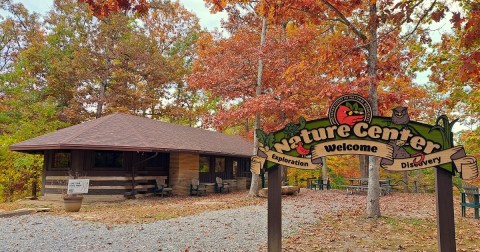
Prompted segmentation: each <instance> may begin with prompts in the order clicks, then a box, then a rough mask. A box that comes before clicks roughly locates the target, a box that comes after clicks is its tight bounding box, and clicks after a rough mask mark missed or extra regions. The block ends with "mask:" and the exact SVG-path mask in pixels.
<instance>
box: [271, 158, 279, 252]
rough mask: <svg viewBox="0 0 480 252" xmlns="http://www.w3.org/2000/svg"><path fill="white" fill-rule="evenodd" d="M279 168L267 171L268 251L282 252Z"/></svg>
mask: <svg viewBox="0 0 480 252" xmlns="http://www.w3.org/2000/svg"><path fill="white" fill-rule="evenodd" d="M281 169H282V167H281V166H278V165H277V166H275V167H272V168H270V169H268V251H269V252H278V251H282V173H281Z"/></svg>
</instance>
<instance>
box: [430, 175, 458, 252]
mask: <svg viewBox="0 0 480 252" xmlns="http://www.w3.org/2000/svg"><path fill="white" fill-rule="evenodd" d="M452 186H453V185H452V174H451V173H450V172H448V171H446V170H444V169H442V168H436V169H435V192H436V200H437V240H438V251H440V252H450V251H455V250H456V244H455V221H454V215H453V188H452Z"/></svg>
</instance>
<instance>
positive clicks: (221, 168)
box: [215, 157, 225, 172]
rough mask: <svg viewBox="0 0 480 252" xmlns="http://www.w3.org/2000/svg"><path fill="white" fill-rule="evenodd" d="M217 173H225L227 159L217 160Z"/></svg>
mask: <svg viewBox="0 0 480 252" xmlns="http://www.w3.org/2000/svg"><path fill="white" fill-rule="evenodd" d="M215 172H225V158H218V157H217V158H215Z"/></svg>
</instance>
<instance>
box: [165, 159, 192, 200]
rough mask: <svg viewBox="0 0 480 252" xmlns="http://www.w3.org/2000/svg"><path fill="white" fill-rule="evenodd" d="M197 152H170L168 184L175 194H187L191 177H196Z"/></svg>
mask: <svg viewBox="0 0 480 252" xmlns="http://www.w3.org/2000/svg"><path fill="white" fill-rule="evenodd" d="M199 163H200V156H199V155H198V154H191V153H181V152H171V153H170V172H169V179H168V181H169V185H170V187H172V189H173V194H175V195H189V194H190V184H191V182H192V179H194V178H196V179H198V175H199V174H198V167H199Z"/></svg>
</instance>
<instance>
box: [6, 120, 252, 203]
mask: <svg viewBox="0 0 480 252" xmlns="http://www.w3.org/2000/svg"><path fill="white" fill-rule="evenodd" d="M10 149H11V150H13V151H20V152H26V153H31V154H41V155H43V156H44V170H43V179H42V181H43V184H42V194H43V196H45V198H56V197H60V196H61V195H62V194H63V193H66V189H67V182H68V179H70V178H88V179H90V186H89V191H88V194H87V195H84V196H87V198H88V197H89V196H95V197H94V198H101V199H119V198H123V197H124V196H135V195H136V196H138V195H141V194H148V193H151V192H152V191H153V189H154V188H155V183H156V178H162V179H165V180H166V182H167V184H168V185H169V187H171V188H172V189H173V193H174V194H176V195H188V194H189V191H190V183H191V181H192V179H193V178H197V179H199V180H200V182H202V183H206V184H208V185H213V183H214V182H215V178H216V177H221V178H222V179H224V180H225V181H230V182H231V184H232V187H233V188H234V189H237V190H245V189H246V188H247V185H248V181H247V180H249V177H250V176H251V172H250V156H251V153H252V149H253V148H252V143H251V142H248V141H247V140H245V139H243V138H241V137H239V136H232V135H226V134H222V133H218V132H214V131H209V130H204V129H199V128H191V127H186V126H180V125H176V124H172V123H166V122H161V121H157V120H152V119H149V118H144V117H138V116H133V115H126V114H120V113H116V114H111V115H108V116H104V117H101V118H98V119H95V120H92V121H88V122H84V123H81V124H78V125H74V126H71V127H68V128H64V129H61V130H58V131H56V132H53V133H49V134H46V135H43V136H39V137H36V138H33V139H29V140H26V141H23V142H20V143H17V144H14V145H12V146H10Z"/></svg>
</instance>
